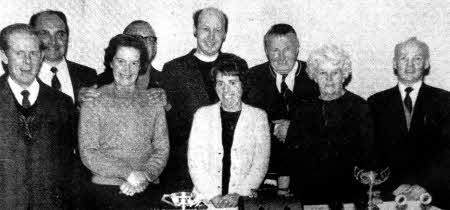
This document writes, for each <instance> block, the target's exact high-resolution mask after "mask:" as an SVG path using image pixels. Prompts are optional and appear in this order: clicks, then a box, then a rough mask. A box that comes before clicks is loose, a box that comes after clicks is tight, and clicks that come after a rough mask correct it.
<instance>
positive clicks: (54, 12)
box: [29, 9, 69, 36]
mask: <svg viewBox="0 0 450 210" xmlns="http://www.w3.org/2000/svg"><path fill="white" fill-rule="evenodd" d="M41 15H56V16H58V17H59V18H60V19H61V20H62V21H63V22H64V25H65V27H64V28H65V29H66V32H67V36H69V25H68V24H67V18H66V15H65V14H64V13H63V12H61V11H57V10H49V9H48V10H44V11H40V12H38V13H35V14H33V15H32V16H31V18H30V22H29V24H30V26H31V27H32V28H33V29H34V28H36V23H37V19H38V18H39V16H41Z"/></svg>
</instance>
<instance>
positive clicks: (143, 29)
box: [125, 24, 157, 62]
mask: <svg viewBox="0 0 450 210" xmlns="http://www.w3.org/2000/svg"><path fill="white" fill-rule="evenodd" d="M125 34H128V35H133V36H137V37H139V38H141V39H142V40H143V41H144V43H145V47H147V52H148V57H149V58H148V59H149V61H150V62H152V61H153V59H154V58H155V56H156V52H157V39H156V35H155V31H154V30H153V28H151V26H149V25H147V24H135V25H133V26H132V27H129V29H128V30H127V31H126V32H125Z"/></svg>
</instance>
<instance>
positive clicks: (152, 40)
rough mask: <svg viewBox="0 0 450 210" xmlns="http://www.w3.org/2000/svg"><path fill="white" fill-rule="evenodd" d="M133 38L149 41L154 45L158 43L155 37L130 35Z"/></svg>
mask: <svg viewBox="0 0 450 210" xmlns="http://www.w3.org/2000/svg"><path fill="white" fill-rule="evenodd" d="M131 36H133V37H136V38H139V39H141V40H149V41H150V42H153V43H156V42H157V41H158V37H156V36H141V35H137V34H136V35H131Z"/></svg>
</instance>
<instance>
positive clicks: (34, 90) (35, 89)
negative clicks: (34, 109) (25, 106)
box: [8, 76, 39, 105]
mask: <svg viewBox="0 0 450 210" xmlns="http://www.w3.org/2000/svg"><path fill="white" fill-rule="evenodd" d="M8 85H9V87H10V88H11V90H12V92H13V94H14V97H15V98H16V99H17V101H18V102H19V104H20V105H22V99H23V96H22V91H24V90H27V91H28V92H29V93H30V95H29V96H28V100H29V101H30V104H31V105H33V104H34V102H36V99H37V96H38V94H39V83H38V81H37V80H36V78H35V79H34V81H33V82H32V83H31V85H30V86H28V87H27V88H25V89H24V88H22V87H21V86H20V85H19V84H17V83H16V82H15V81H14V80H13V79H12V78H11V77H10V76H8Z"/></svg>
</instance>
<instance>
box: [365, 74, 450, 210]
mask: <svg viewBox="0 0 450 210" xmlns="http://www.w3.org/2000/svg"><path fill="white" fill-rule="evenodd" d="M449 98H450V96H449V93H448V92H447V91H445V90H442V89H438V88H434V87H431V86H428V85H426V84H425V83H423V84H422V87H421V88H420V90H419V94H418V96H417V100H416V103H415V106H414V111H413V116H412V119H411V127H410V130H409V131H408V129H407V127H406V119H405V114H404V110H403V102H402V98H401V95H400V91H399V89H398V86H395V87H393V88H390V89H388V90H385V91H382V92H379V93H376V94H374V95H373V96H371V97H369V99H368V102H369V105H370V108H371V111H372V113H373V119H374V126H375V136H376V145H377V149H378V151H379V154H380V166H381V167H385V166H389V167H390V169H391V177H390V178H389V179H388V181H387V182H386V183H385V184H383V185H384V187H385V188H384V190H385V191H386V192H385V193H386V194H391V193H392V191H393V190H395V188H396V187H398V186H399V185H400V184H419V185H421V186H423V187H425V188H426V189H427V190H429V191H431V195H432V196H435V195H437V196H439V195H438V194H442V193H443V192H442V191H441V190H439V191H434V189H433V184H432V183H434V182H435V181H437V180H436V179H435V178H432V177H433V176H435V175H433V174H432V173H431V172H432V171H434V172H433V173H435V172H436V170H438V169H439V168H443V167H442V166H439V164H441V163H442V162H443V161H445V159H449V157H445V155H443V154H444V153H445V151H446V150H448V148H449V144H450V134H449V132H450V99H449ZM447 162H448V161H447ZM436 164H438V165H436ZM439 173H446V174H447V176H450V174H449V173H448V170H446V171H445V170H444V171H440V172H439ZM442 184H444V183H440V185H442ZM445 185H446V186H447V190H448V188H449V187H448V186H450V182H448V183H446V184H445ZM433 191H434V192H435V193H433ZM447 193H448V192H447ZM447 195H450V194H447ZM447 198H448V197H447ZM433 200H435V199H434V198H433ZM433 202H435V201H433Z"/></svg>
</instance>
